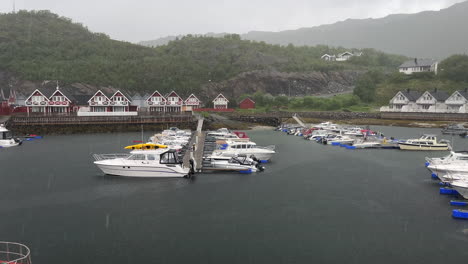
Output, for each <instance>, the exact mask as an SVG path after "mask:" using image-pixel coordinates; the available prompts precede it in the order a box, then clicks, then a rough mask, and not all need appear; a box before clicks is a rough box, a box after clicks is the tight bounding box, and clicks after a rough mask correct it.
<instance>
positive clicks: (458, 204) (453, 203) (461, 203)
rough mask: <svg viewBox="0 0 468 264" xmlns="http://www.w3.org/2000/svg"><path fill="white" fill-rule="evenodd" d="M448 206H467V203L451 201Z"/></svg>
mask: <svg viewBox="0 0 468 264" xmlns="http://www.w3.org/2000/svg"><path fill="white" fill-rule="evenodd" d="M450 205H453V206H467V205H468V201H458V200H451V201H450Z"/></svg>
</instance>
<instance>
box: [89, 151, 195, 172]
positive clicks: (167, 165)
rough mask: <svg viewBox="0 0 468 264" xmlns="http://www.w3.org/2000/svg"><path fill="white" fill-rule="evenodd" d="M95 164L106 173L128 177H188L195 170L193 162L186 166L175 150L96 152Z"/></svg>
mask: <svg viewBox="0 0 468 264" xmlns="http://www.w3.org/2000/svg"><path fill="white" fill-rule="evenodd" d="M94 158H95V160H96V161H94V164H96V166H97V167H98V168H99V169H101V170H102V172H104V173H105V174H108V175H115V176H127V177H186V176H190V174H191V173H193V172H194V168H193V162H191V163H190V165H191V167H190V168H186V167H184V166H183V165H182V162H181V161H179V159H178V156H177V152H176V151H175V150H172V149H170V150H167V149H156V150H133V151H132V152H131V153H130V154H94Z"/></svg>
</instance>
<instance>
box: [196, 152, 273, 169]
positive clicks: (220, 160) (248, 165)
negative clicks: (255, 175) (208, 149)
mask: <svg viewBox="0 0 468 264" xmlns="http://www.w3.org/2000/svg"><path fill="white" fill-rule="evenodd" d="M203 162H204V166H203V167H204V169H205V170H219V171H239V172H258V171H263V170H265V168H264V167H263V166H261V165H260V163H259V162H257V161H256V160H254V159H252V158H249V157H247V156H246V155H236V156H234V157H226V156H209V157H205V158H203Z"/></svg>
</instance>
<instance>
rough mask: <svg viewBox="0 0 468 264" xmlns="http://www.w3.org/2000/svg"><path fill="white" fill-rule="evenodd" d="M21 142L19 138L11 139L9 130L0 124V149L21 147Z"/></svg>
mask: <svg viewBox="0 0 468 264" xmlns="http://www.w3.org/2000/svg"><path fill="white" fill-rule="evenodd" d="M21 143H22V141H21V140H20V139H19V138H13V137H12V136H11V133H10V130H8V129H7V128H6V127H5V125H3V124H0V148H9V147H15V146H19V145H21Z"/></svg>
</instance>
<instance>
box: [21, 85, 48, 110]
mask: <svg viewBox="0 0 468 264" xmlns="http://www.w3.org/2000/svg"><path fill="white" fill-rule="evenodd" d="M25 104H26V107H27V111H28V112H31V113H48V112H49V108H48V105H49V98H48V97H47V96H45V95H44V94H43V93H42V92H41V91H39V90H38V89H36V90H34V92H32V94H31V95H30V96H29V97H28V98H26V101H25Z"/></svg>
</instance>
